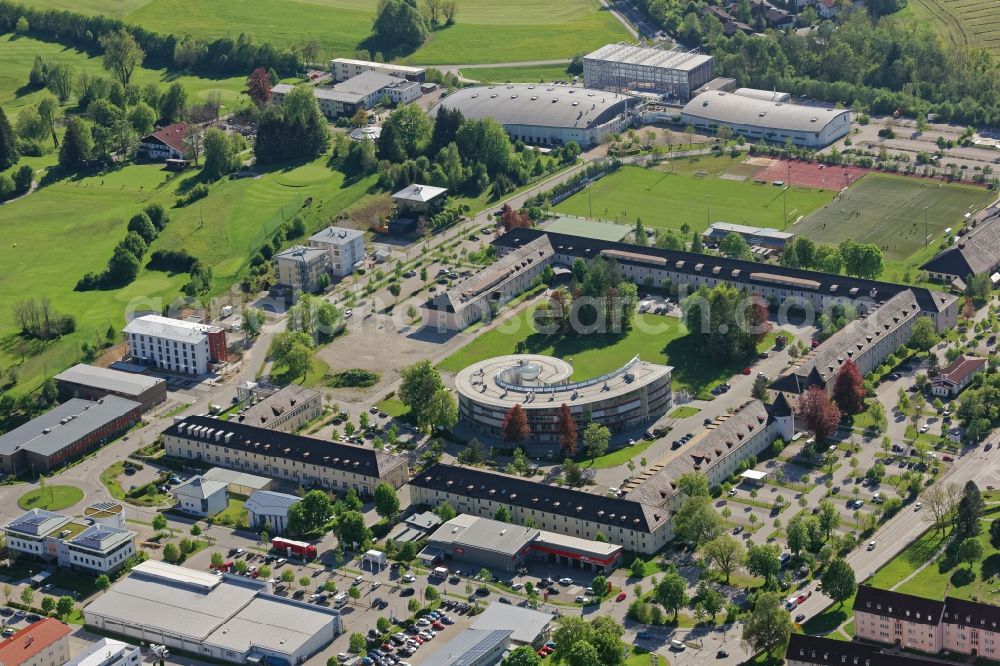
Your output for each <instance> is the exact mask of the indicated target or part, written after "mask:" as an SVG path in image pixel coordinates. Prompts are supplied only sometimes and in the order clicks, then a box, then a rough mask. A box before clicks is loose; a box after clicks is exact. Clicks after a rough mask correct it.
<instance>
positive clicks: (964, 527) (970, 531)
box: [955, 481, 985, 539]
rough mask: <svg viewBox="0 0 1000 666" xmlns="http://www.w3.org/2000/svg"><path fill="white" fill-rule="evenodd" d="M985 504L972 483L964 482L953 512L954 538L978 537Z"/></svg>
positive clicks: (976, 487)
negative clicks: (955, 509)
mask: <svg viewBox="0 0 1000 666" xmlns="http://www.w3.org/2000/svg"><path fill="white" fill-rule="evenodd" d="M984 508H985V504H984V503H983V498H982V496H981V495H980V493H979V487H978V486H977V485H976V483H975V482H974V481H966V482H965V486H964V487H963V488H962V498H961V499H960V500H959V501H958V510H957V511H956V512H955V536H956V538H958V539H964V538H966V537H974V536H979V533H980V532H981V531H982V523H981V522H980V518H981V517H982V515H983V510H984Z"/></svg>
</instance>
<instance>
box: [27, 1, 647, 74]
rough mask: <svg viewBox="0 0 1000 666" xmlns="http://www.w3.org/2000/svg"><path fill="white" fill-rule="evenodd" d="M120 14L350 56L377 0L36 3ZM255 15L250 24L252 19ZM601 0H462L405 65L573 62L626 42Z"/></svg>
mask: <svg viewBox="0 0 1000 666" xmlns="http://www.w3.org/2000/svg"><path fill="white" fill-rule="evenodd" d="M37 4H39V5H42V6H49V7H56V8H59V9H71V10H75V11H87V12H91V13H102V14H109V15H112V16H118V17H120V18H123V19H125V20H126V21H129V22H131V23H136V24H139V25H142V26H143V27H145V28H148V29H150V30H155V31H158V32H164V33H172V34H185V33H186V34H191V35H195V36H198V37H204V38H217V37H226V36H228V37H236V36H237V35H238V34H239V33H240V32H248V33H254V34H255V35H256V36H257V37H258V38H259V39H262V40H267V41H270V42H272V43H273V44H275V45H276V46H280V47H285V46H293V47H295V46H302V45H303V44H304V43H305V42H307V41H309V40H313V39H314V40H316V41H317V42H318V43H319V44H320V46H321V48H322V49H323V52H324V53H323V55H324V57H335V56H350V55H352V54H353V53H354V52H355V51H356V50H358V49H359V48H362V46H361V44H362V42H363V41H364V40H365V39H366V38H367V37H368V36H369V34H370V33H371V27H372V21H373V20H374V18H375V9H376V6H377V4H378V2H377V0H231V1H230V2H190V1H189V0H125V1H124V2H120V1H119V0H82V1H79V2H78V0H37ZM248 17H252V22H250V20H249V19H248ZM627 38H628V33H627V32H626V31H625V29H624V27H622V25H621V24H620V23H619V22H618V21H617V20H616V19H615V18H614V17H613V16H612V15H611V14H610V13H609V12H607V11H603V10H601V8H600V4H599V3H598V2H597V0H541V1H539V0H508V1H507V2H495V1H494V0H458V12H457V14H456V24H455V25H453V26H450V27H447V28H441V29H439V30H437V31H436V32H435V33H434V34H433V35H432V37H431V39H430V40H428V42H427V43H426V44H424V45H423V46H422V47H421V48H420V49H418V50H417V51H416V52H415V53H413V54H411V55H410V56H409V57H408V58H406V59H405V60H406V61H407V62H412V63H419V64H425V65H440V64H468V63H505V62H517V61H521V60H550V59H556V58H569V57H571V56H572V55H573V54H575V53H577V52H585V51H589V50H593V49H594V48H597V47H598V46H601V45H603V44H605V43H607V42H614V41H619V40H622V39H627Z"/></svg>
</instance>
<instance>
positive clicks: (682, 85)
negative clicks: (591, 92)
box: [583, 42, 715, 102]
mask: <svg viewBox="0 0 1000 666" xmlns="http://www.w3.org/2000/svg"><path fill="white" fill-rule="evenodd" d="M714 77H715V58H713V57H712V56H710V55H705V54H702V53H699V52H698V51H697V50H694V51H684V50H682V49H670V50H665V49H660V48H655V47H649V46H639V45H636V44H628V43H625V42H622V43H619V44H607V45H605V46H602V47H601V48H599V49H597V50H596V51H594V52H592V53H588V54H587V55H585V56H584V57H583V80H584V83H585V84H586V85H587V86H588V87H590V88H596V89H599V90H611V91H615V92H632V93H651V94H654V95H656V96H659V97H661V98H663V99H665V100H667V101H680V102H686V101H687V100H688V99H690V97H691V94H692V93H693V92H694V91H695V90H697V89H699V88H701V87H702V86H703V85H705V84H706V83H708V82H709V81H711V80H712V79H713V78H714Z"/></svg>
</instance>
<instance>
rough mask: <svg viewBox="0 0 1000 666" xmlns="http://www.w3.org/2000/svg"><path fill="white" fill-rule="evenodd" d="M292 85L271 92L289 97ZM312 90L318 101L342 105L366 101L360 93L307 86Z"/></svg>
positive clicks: (273, 89)
mask: <svg viewBox="0 0 1000 666" xmlns="http://www.w3.org/2000/svg"><path fill="white" fill-rule="evenodd" d="M292 87H293V86H292V85H290V84H288V83H278V84H276V85H275V86H274V87H272V88H271V92H272V93H273V94H275V95H287V94H288V93H289V92H291V90H292ZM307 87H308V88H309V89H310V90H312V93H313V95H314V96H315V97H316V99H323V100H327V101H330V102H340V103H342V104H359V103H360V102H361V101H362V100H364V95H362V94H360V93H350V92H343V91H338V90H334V89H333V88H319V87H316V86H307Z"/></svg>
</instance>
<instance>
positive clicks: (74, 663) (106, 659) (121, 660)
mask: <svg viewBox="0 0 1000 666" xmlns="http://www.w3.org/2000/svg"><path fill="white" fill-rule="evenodd" d="M141 663H142V652H141V650H140V649H139V647H138V646H137V645H130V644H129V643H125V642H123V641H116V640H115V639H113V638H102V639H101V640H99V641H97V642H96V643H94V644H93V645H91V646H90V648H89V649H88V650H87V651H86V652H83V653H81V654H78V655H77V656H76V657H74V658H73V659H70V660H69V661H67V662H66V663H65V664H64V665H63V666H139V665H140V664H141Z"/></svg>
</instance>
